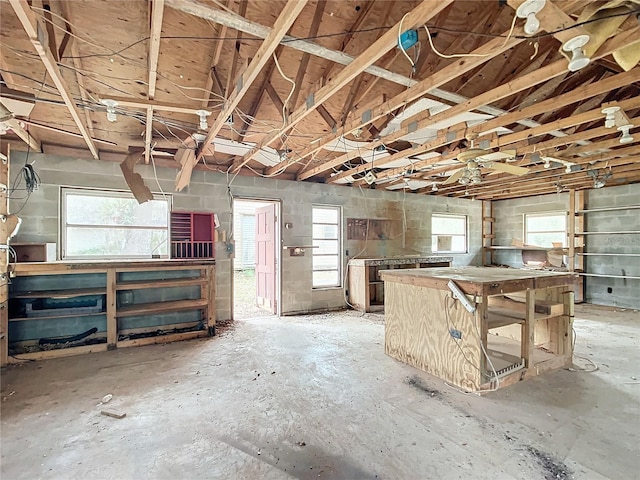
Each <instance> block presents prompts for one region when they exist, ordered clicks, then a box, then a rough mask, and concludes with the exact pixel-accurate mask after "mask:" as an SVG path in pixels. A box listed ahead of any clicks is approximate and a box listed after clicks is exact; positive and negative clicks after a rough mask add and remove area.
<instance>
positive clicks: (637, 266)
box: [584, 184, 640, 308]
mask: <svg viewBox="0 0 640 480" xmlns="http://www.w3.org/2000/svg"><path fill="white" fill-rule="evenodd" d="M585 203H586V208H587V209H588V210H589V209H597V208H605V207H625V206H629V205H640V185H638V184H635V185H621V186H618V187H605V188H602V189H598V190H590V191H589V192H588V193H587V195H586V196H585ZM584 225H585V227H584V228H585V231H586V232H630V231H631V232H640V209H634V210H632V209H629V210H614V211H604V212H588V213H586V214H585V216H584ZM585 239H586V248H585V251H587V252H591V253H595V252H600V253H602V252H606V253H616V254H620V253H635V254H639V255H640V234H637V233H636V234H611V235H606V234H604V235H602V234H601V235H585ZM584 263H585V271H586V272H589V273H594V274H603V275H619V276H624V277H640V257H632V256H596V255H589V256H586V257H585V262H584ZM585 285H586V288H585V299H586V301H587V302H590V303H597V304H601V305H612V306H617V307H624V308H640V298H639V297H640V295H639V293H640V280H638V279H632V278H626V279H625V278H614V277H609V278H606V277H586V278H585Z"/></svg>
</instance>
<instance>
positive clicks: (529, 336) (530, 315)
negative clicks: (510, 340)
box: [520, 289, 536, 368]
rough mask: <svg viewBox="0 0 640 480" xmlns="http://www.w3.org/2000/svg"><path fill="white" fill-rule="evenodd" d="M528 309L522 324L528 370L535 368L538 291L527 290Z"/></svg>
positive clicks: (522, 346) (523, 347) (522, 348)
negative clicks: (534, 351)
mask: <svg viewBox="0 0 640 480" xmlns="http://www.w3.org/2000/svg"><path fill="white" fill-rule="evenodd" d="M526 299H527V300H526V308H527V313H526V315H525V319H524V323H523V324H522V330H521V331H522V334H521V339H520V348H521V353H520V355H522V358H524V366H525V367H526V368H533V349H534V348H535V331H536V320H535V307H536V291H535V290H533V289H529V290H527V295H526Z"/></svg>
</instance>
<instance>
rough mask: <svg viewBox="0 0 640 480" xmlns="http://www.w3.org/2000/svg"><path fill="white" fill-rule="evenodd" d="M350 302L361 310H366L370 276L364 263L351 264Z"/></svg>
mask: <svg viewBox="0 0 640 480" xmlns="http://www.w3.org/2000/svg"><path fill="white" fill-rule="evenodd" d="M347 268H348V269H349V303H350V304H351V307H353V308H354V309H356V310H359V311H361V312H364V311H366V308H367V305H368V302H367V297H368V294H369V292H368V287H367V283H368V278H367V277H366V270H365V269H366V267H365V266H364V265H353V264H351V263H350V264H349V266H348V267H347Z"/></svg>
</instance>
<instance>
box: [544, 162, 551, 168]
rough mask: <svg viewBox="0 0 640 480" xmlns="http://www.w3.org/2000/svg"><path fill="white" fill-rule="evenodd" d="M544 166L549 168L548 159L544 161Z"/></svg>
mask: <svg viewBox="0 0 640 480" xmlns="http://www.w3.org/2000/svg"><path fill="white" fill-rule="evenodd" d="M544 168H551V162H550V161H549V160H545V161H544Z"/></svg>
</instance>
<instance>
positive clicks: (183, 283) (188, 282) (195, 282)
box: [116, 267, 213, 290]
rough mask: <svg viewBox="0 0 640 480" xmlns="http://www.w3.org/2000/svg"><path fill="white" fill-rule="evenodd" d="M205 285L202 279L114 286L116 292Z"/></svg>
mask: <svg viewBox="0 0 640 480" xmlns="http://www.w3.org/2000/svg"><path fill="white" fill-rule="evenodd" d="M209 268H213V267H209ZM205 283H207V279H206V278H202V277H197V278H175V279H164V280H145V281H131V282H118V283H117V284H116V290H141V289H145V288H173V287H187V286H191V285H204V284H205Z"/></svg>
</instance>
